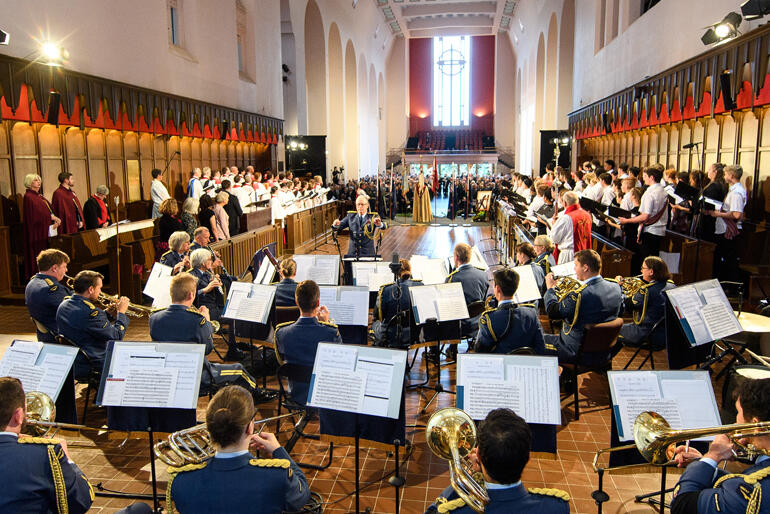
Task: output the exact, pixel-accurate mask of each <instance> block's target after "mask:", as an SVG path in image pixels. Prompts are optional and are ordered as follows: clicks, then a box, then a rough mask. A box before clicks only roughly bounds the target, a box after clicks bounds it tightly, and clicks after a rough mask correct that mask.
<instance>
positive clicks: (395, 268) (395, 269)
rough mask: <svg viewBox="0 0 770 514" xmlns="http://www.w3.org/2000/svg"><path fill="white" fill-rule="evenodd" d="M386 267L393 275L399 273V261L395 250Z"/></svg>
mask: <svg viewBox="0 0 770 514" xmlns="http://www.w3.org/2000/svg"><path fill="white" fill-rule="evenodd" d="M388 267H389V268H390V271H391V273H393V274H394V275H395V276H398V275H399V274H400V273H401V261H399V260H398V253H397V252H393V257H392V258H391V260H390V264H388Z"/></svg>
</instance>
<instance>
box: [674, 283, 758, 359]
mask: <svg viewBox="0 0 770 514" xmlns="http://www.w3.org/2000/svg"><path fill="white" fill-rule="evenodd" d="M665 293H666V296H667V297H668V301H669V302H670V304H671V308H672V309H673V313H674V314H675V319H676V321H678V322H679V324H680V326H681V328H682V331H683V332H684V334H685V336H686V337H687V340H688V342H689V343H690V346H691V347H695V346H701V345H705V344H708V343H711V342H712V341H716V340H718V339H722V338H725V337H729V336H731V335H735V334H738V333H740V332H742V331H743V328H742V327H741V324H740V322H739V321H738V318H737V317H736V316H735V313H734V312H733V308H732V306H731V305H730V302H729V301H728V299H727V296H726V295H725V293H724V291H723V290H722V286H721V284H720V283H719V281H718V280H717V279H711V280H704V281H702V282H695V283H694V284H687V285H683V286H679V287H675V288H673V289H669V290H667V291H665ZM667 321H668V318H667Z"/></svg>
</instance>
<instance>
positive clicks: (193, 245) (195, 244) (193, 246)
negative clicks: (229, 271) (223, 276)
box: [190, 241, 216, 259]
mask: <svg viewBox="0 0 770 514" xmlns="http://www.w3.org/2000/svg"><path fill="white" fill-rule="evenodd" d="M201 248H205V249H206V250H208V251H209V252H211V258H212V259H216V255H215V254H214V250H212V249H211V247H210V246H203V245H200V244H198V242H197V241H193V242H192V243H190V253H193V252H194V251H195V250H200V249H201Z"/></svg>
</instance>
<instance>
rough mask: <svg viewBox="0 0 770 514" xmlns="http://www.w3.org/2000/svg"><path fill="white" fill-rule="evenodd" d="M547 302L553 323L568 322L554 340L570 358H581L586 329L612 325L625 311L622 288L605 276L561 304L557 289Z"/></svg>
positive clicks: (546, 297)
mask: <svg viewBox="0 0 770 514" xmlns="http://www.w3.org/2000/svg"><path fill="white" fill-rule="evenodd" d="M543 300H544V301H545V309H546V311H547V312H548V316H550V317H551V319H563V320H564V323H563V325H562V328H561V331H560V332H559V335H558V336H552V337H555V338H557V339H558V343H557V344H558V345H559V347H560V348H561V349H562V350H563V352H564V354H565V355H566V356H568V357H574V356H576V355H577V351H578V347H579V346H580V340H581V339H582V337H583V330H584V329H583V327H584V326H585V325H589V324H594V323H604V322H605V321H611V320H613V319H615V318H617V317H618V316H619V315H620V312H621V309H622V307H623V298H622V295H621V292H620V286H619V285H618V284H617V282H613V281H610V280H605V279H604V278H602V277H601V276H598V277H596V278H591V279H590V280H589V281H588V282H587V283H585V284H583V285H582V286H581V288H580V289H579V290H578V291H577V292H572V293H570V294H568V295H567V296H566V297H565V298H564V299H563V300H562V301H561V302H559V301H557V298H556V293H555V292H554V290H553V289H549V290H548V291H546V292H545V296H543ZM559 355H560V356H561V355H562V354H561V353H560V354H559Z"/></svg>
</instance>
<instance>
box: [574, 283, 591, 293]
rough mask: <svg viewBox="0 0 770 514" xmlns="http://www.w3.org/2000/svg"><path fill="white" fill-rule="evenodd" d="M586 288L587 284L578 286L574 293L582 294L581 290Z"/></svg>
mask: <svg viewBox="0 0 770 514" xmlns="http://www.w3.org/2000/svg"><path fill="white" fill-rule="evenodd" d="M586 287H588V284H580V287H578V288H577V289H575V292H576V293H582V292H583V289H585V288H586Z"/></svg>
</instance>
